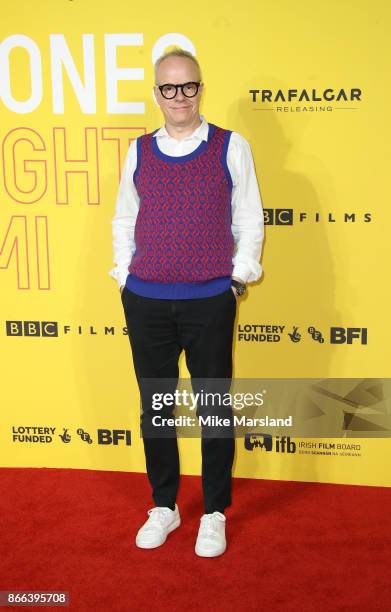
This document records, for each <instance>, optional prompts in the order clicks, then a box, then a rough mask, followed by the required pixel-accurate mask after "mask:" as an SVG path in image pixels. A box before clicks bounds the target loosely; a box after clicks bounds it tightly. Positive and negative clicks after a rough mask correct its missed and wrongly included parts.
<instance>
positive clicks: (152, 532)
mask: <svg viewBox="0 0 391 612" xmlns="http://www.w3.org/2000/svg"><path fill="white" fill-rule="evenodd" d="M148 514H149V519H148V520H147V521H146V522H145V523H144V525H143V526H142V527H141V528H140V529H139V530H138V532H137V535H136V546H138V547H139V548H156V547H157V546H161V544H164V542H165V541H166V539H167V536H168V534H169V533H170V532H171V531H173V530H174V529H176V528H177V527H179V525H180V524H181V518H180V516H179V510H178V506H177V505H176V504H175V510H171V508H166V507H164V506H156V507H155V508H151V509H150V510H148Z"/></svg>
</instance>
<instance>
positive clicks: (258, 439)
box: [244, 433, 296, 453]
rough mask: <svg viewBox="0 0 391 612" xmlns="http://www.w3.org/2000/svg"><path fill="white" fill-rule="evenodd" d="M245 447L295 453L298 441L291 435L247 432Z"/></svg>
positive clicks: (247, 448)
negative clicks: (292, 438)
mask: <svg viewBox="0 0 391 612" xmlns="http://www.w3.org/2000/svg"><path fill="white" fill-rule="evenodd" d="M244 448H245V449H246V450H248V451H253V450H254V449H260V450H261V451H265V452H267V453H268V452H271V451H275V452H276V453H295V452H296V442H293V440H291V438H290V436H275V437H274V439H273V436H271V435H270V434H263V433H247V434H246V435H245V436H244Z"/></svg>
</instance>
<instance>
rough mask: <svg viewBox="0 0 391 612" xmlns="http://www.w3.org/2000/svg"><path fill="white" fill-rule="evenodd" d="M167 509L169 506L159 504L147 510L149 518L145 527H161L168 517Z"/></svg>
mask: <svg viewBox="0 0 391 612" xmlns="http://www.w3.org/2000/svg"><path fill="white" fill-rule="evenodd" d="M169 510H170V508H162V507H160V506H156V507H155V508H151V509H150V510H148V515H149V520H148V524H147V525H146V526H145V528H146V529H148V528H155V527H156V526H160V527H163V526H164V524H165V522H166V519H167V517H168V514H169Z"/></svg>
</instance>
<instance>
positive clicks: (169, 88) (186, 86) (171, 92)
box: [158, 81, 201, 100]
mask: <svg viewBox="0 0 391 612" xmlns="http://www.w3.org/2000/svg"><path fill="white" fill-rule="evenodd" d="M200 84H201V81H190V82H189V83H182V84H181V85H179V84H177V85H174V84H173V83H165V84H164V85H158V87H159V89H160V93H161V94H162V96H163V98H166V99H167V100H171V99H172V98H175V96H176V95H177V93H178V89H180V90H181V91H182V93H183V95H184V96H185V97H186V98H194V96H196V95H197V93H198V89H199V87H200Z"/></svg>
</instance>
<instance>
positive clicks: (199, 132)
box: [153, 115, 209, 141]
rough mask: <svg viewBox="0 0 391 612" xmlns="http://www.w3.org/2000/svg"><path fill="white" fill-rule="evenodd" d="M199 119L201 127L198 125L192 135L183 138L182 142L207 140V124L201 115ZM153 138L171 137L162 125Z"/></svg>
mask: <svg viewBox="0 0 391 612" xmlns="http://www.w3.org/2000/svg"><path fill="white" fill-rule="evenodd" d="M200 119H201V125H199V126H198V128H196V129H195V130H194V132H193V133H192V134H190V135H189V136H185V138H184V139H183V140H189V139H190V138H196V139H197V140H200V141H201V140H206V141H207V140H208V131H209V126H208V122H207V121H206V119H205V117H204V116H203V115H200ZM153 136H154V137H155V138H172V136H170V134H169V133H168V132H167V130H166V126H165V125H163V126H162V127H161V128H160V129H159V130H158V131H157V132H155V134H153ZM173 140H174V139H173Z"/></svg>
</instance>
